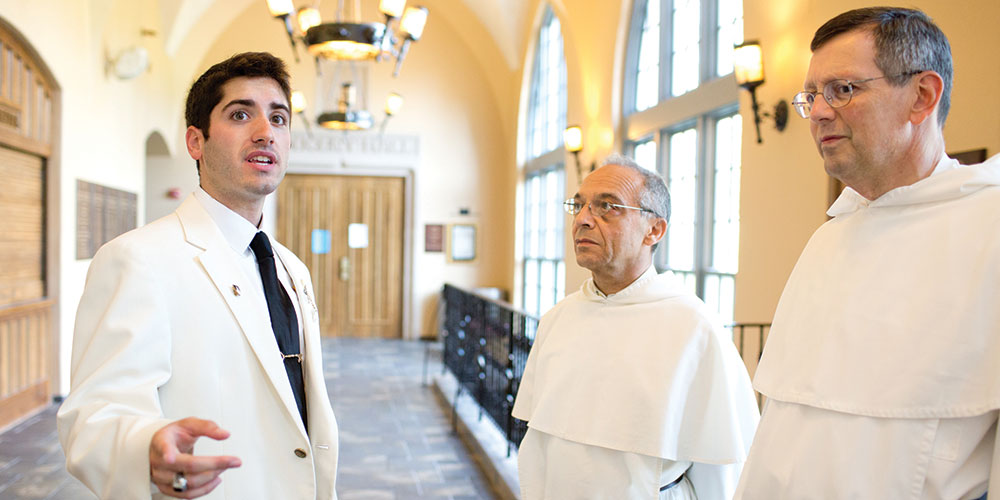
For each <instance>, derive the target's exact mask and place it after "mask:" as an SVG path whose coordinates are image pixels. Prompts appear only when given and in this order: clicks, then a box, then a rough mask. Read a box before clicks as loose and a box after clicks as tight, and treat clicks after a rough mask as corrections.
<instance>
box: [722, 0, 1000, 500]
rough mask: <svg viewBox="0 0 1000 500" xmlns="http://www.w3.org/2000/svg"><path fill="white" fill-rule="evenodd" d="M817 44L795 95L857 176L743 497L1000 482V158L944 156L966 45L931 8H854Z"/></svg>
mask: <svg viewBox="0 0 1000 500" xmlns="http://www.w3.org/2000/svg"><path fill="white" fill-rule="evenodd" d="M812 51H813V55H812V60H811V62H810V65H809V70H808V73H807V75H806V79H805V91H804V92H800V93H799V94H798V95H796V97H795V99H794V106H795V108H796V111H797V112H798V113H799V114H800V115H801V116H802V117H804V118H808V119H809V121H810V123H809V125H810V130H811V131H812V135H813V138H814V139H815V141H816V145H817V147H818V149H819V153H820V156H822V157H823V162H824V165H825V167H826V171H827V172H828V173H829V174H830V175H832V176H833V177H835V178H837V179H839V180H841V181H842V182H843V183H844V184H845V185H846V186H847V187H846V188H845V189H844V192H843V193H842V194H841V196H840V197H839V198H838V199H837V201H836V202H835V203H834V204H833V206H831V207H830V210H829V211H828V212H827V213H828V214H829V215H830V216H832V217H833V219H832V220H830V221H829V222H827V223H826V224H824V225H823V226H822V227H821V228H820V229H819V230H817V231H816V233H815V234H814V235H813V237H812V239H811V240H810V241H809V243H808V245H806V248H805V250H803V252H802V255H801V257H800V258H799V261H798V263H797V264H796V266H795V269H794V271H793V272H792V275H791V276H790V277H789V279H788V283H787V285H786V286H785V291H784V293H783V294H782V297H781V300H780V302H779V304H778V308H777V311H776V313H775V318H774V322H773V326H772V329H771V334H770V338H769V339H768V341H767V346H766V347H765V349H764V355H763V358H762V360H761V363H760V366H759V368H758V370H757V375H756V378H755V380H754V383H755V386H756V388H757V390H759V391H760V392H761V393H763V394H764V395H765V396H766V397H767V398H768V399H767V403H766V404H765V407H764V414H763V418H762V420H761V424H760V427H759V429H758V432H757V436H756V438H755V440H754V443H753V447H752V448H751V450H750V457H749V458H748V459H747V464H746V467H745V468H744V470H743V476H742V478H741V480H740V486H739V489H738V491H737V494H736V498H738V499H746V500H750V499H753V500H756V499H766V500H782V499H795V500H801V499H820V498H822V499H827V498H830V499H840V498H863V499H868V498H873V499H874V498H878V499H944V500H953V499H954V500H957V499H962V500H965V499H979V498H986V492H987V487H988V486H989V489H990V490H992V491H993V492H994V494H1000V456H998V451H997V450H998V449H1000V446H998V442H997V432H996V430H997V429H996V426H997V409H998V408H1000V291H998V289H1000V231H998V228H1000V157H994V158H992V159H990V160H988V161H987V162H986V163H983V164H981V165H976V166H969V167H962V166H960V165H959V164H958V162H956V161H954V160H951V159H949V158H948V157H947V156H945V144H944V138H943V135H942V127H943V125H944V122H945V118H946V116H947V114H948V107H949V97H950V93H951V82H952V62H951V50H950V47H949V44H948V40H947V38H946V37H945V35H944V34H943V33H942V32H941V30H940V29H939V28H938V27H937V26H936V25H935V24H934V23H933V22H932V21H931V20H930V18H928V17H927V16H926V15H925V14H924V13H922V12H920V11H916V10H910V9H899V8H866V9H858V10H853V11H850V12H846V13H844V14H841V15H839V16H837V17H835V18H833V19H831V20H830V21H828V22H827V23H826V24H824V25H823V26H822V27H820V28H819V30H818V31H817V32H816V35H815V37H814V38H813V41H812Z"/></svg>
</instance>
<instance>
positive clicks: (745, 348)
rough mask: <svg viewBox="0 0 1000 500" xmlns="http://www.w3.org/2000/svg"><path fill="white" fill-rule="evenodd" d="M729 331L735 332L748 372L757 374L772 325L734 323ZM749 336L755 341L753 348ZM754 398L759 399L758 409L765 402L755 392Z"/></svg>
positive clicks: (737, 346) (738, 349)
mask: <svg viewBox="0 0 1000 500" xmlns="http://www.w3.org/2000/svg"><path fill="white" fill-rule="evenodd" d="M729 329H730V330H732V332H733V342H735V343H736V350H737V351H739V353H740V357H741V358H743V364H745V365H746V366H747V370H750V373H755V372H756V371H757V364H758V363H759V362H760V356H761V354H763V352H764V342H766V341H767V334H768V333H771V324H770V323H734V324H732V325H729ZM747 335H749V336H750V337H749V338H750V339H751V340H753V341H755V342H754V343H753V344H752V346H751V345H750V343H748V342H747ZM754 396H756V397H757V407H758V408H760V407H761V405H762V403H763V401H762V398H761V395H760V393H759V392H757V391H754Z"/></svg>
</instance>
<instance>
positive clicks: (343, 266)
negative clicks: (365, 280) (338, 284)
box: [340, 255, 351, 281]
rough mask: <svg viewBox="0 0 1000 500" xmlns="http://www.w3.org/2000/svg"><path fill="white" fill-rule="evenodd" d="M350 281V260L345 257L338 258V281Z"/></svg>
mask: <svg viewBox="0 0 1000 500" xmlns="http://www.w3.org/2000/svg"><path fill="white" fill-rule="evenodd" d="M350 279H351V259H348V258H347V256H346V255H345V256H343V257H341V258H340V281H348V280H350Z"/></svg>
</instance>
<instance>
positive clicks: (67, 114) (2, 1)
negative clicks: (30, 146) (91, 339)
mask: <svg viewBox="0 0 1000 500" xmlns="http://www.w3.org/2000/svg"><path fill="white" fill-rule="evenodd" d="M151 5H153V3H152V2H151V1H150V0H137V1H119V2H113V1H111V0H106V1H99V0H93V1H88V2H81V1H58V0H38V1H32V2H23V1H17V0H0V16H3V17H4V19H5V20H6V21H8V22H9V23H10V24H12V25H13V26H14V27H15V28H16V29H17V30H19V31H20V32H21V34H22V35H24V37H25V38H26V39H27V41H28V43H30V44H31V45H32V47H33V48H34V49H35V50H36V51H37V52H38V54H39V56H40V57H41V58H42V59H43V60H44V62H45V64H46V65H48V67H49V69H50V70H51V71H52V73H53V75H54V77H55V79H56V82H57V83H58V85H59V87H60V89H61V92H62V116H61V122H60V125H61V131H60V136H61V143H60V144H59V145H58V148H59V151H60V156H61V178H60V179H59V180H58V182H59V184H60V191H61V193H62V196H61V198H62V204H61V210H60V214H59V217H60V219H61V221H62V237H61V238H60V240H59V241H58V242H57V245H58V251H59V254H60V259H59V261H60V268H61V281H60V287H59V290H60V294H59V297H58V299H59V301H60V318H59V322H60V327H61V332H60V338H61V341H60V344H59V349H60V352H59V358H60V363H59V377H58V378H57V379H56V380H55V381H54V384H53V386H54V390H55V391H56V392H65V391H66V390H67V389H68V387H69V353H70V348H71V341H70V338H71V335H70V334H71V332H72V328H73V321H74V317H75V314H76V304H77V302H78V301H79V298H80V294H81V292H82V290H83V282H84V277H85V274H86V269H87V266H88V265H89V261H88V260H82V261H77V260H76V248H75V234H76V233H75V231H76V227H75V221H76V207H75V202H76V195H75V193H76V180H77V179H83V180H87V181H90V182H96V183H99V184H104V185H107V186H112V187H115V188H118V189H123V190H126V191H130V192H133V193H137V194H138V195H139V200H138V206H139V211H140V214H139V219H140V220H142V213H141V212H142V211H143V207H144V195H143V191H144V190H143V183H144V168H143V167H144V164H145V140H146V136H147V135H148V134H149V133H150V132H151V131H152V130H155V129H160V130H165V129H167V128H168V127H165V123H164V122H165V120H164V116H165V113H164V109H165V107H166V104H167V103H166V101H165V100H163V99H162V98H159V97H156V96H157V94H158V93H160V92H162V89H161V88H160V82H159V80H158V78H162V76H163V75H164V74H165V73H166V71H168V64H166V62H165V61H166V60H165V57H164V55H163V51H162V50H158V49H157V47H156V44H155V43H149V44H148V45H147V46H148V47H149V48H150V58H151V61H152V65H151V70H150V71H149V72H148V73H146V74H144V75H141V76H139V77H138V78H136V79H134V80H130V81H127V82H123V81H119V80H116V79H114V77H112V76H107V75H105V72H104V66H105V57H106V56H105V54H108V53H110V54H116V53H117V52H118V51H120V50H122V49H124V48H126V47H128V46H129V45H134V44H139V43H143V40H141V37H140V36H139V28H138V27H139V26H140V25H141V26H146V27H149V28H152V29H159V26H158V24H157V23H158V20H157V19H156V18H155V16H154V17H150V16H149V15H148V12H149V10H147V9H149V7H150V6H151ZM153 10H155V9H153ZM124 26H127V27H128V29H124V28H120V27H124Z"/></svg>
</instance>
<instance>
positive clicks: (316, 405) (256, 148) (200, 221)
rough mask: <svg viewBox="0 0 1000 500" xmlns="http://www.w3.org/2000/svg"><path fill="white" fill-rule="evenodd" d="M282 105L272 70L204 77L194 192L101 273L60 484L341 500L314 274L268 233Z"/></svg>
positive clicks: (193, 122) (285, 92)
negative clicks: (64, 480)
mask: <svg viewBox="0 0 1000 500" xmlns="http://www.w3.org/2000/svg"><path fill="white" fill-rule="evenodd" d="M289 94H290V87H289V83H288V72H287V70H286V68H285V64H284V63H283V62H282V61H281V60H280V59H278V58H277V57H274V56H273V55H271V54H267V53H263V52H247V53H243V54H237V55H234V56H232V57H230V58H229V59H226V60H225V61H222V62H220V63H218V64H215V65H213V66H212V67H211V68H209V69H208V70H207V71H206V72H205V73H204V74H202V75H201V76H200V77H199V78H198V79H197V80H196V81H195V83H194V84H193V85H192V86H191V90H190V91H189V92H188V98H187V105H186V112H185V119H186V121H187V125H188V128H187V132H186V135H185V139H186V141H185V144H186V145H187V149H188V153H189V154H190V156H191V158H193V159H194V160H195V161H196V162H197V165H198V172H199V188H198V189H197V190H196V191H195V192H194V193H193V194H192V195H191V196H189V197H188V198H187V199H186V200H185V201H184V202H183V203H182V204H181V205H180V207H178V208H177V211H176V212H174V213H173V214H170V215H168V216H166V217H163V218H162V219H159V220H156V221H154V222H151V223H149V224H147V225H146V226H143V227H141V228H139V229H136V230H134V231H130V232H128V233H126V234H124V235H122V236H120V237H118V238H116V239H114V240H112V241H111V242H109V243H108V244H107V245H105V246H103V247H102V248H101V249H100V250H99V251H98V252H97V255H96V256H95V257H94V261H93V262H92V263H91V266H90V271H89V273H88V274H87V284H86V287H85V289H84V292H83V297H82V299H81V300H80V307H79V309H78V311H77V317H76V329H75V331H74V338H73V364H72V388H71V389H70V393H69V396H68V397H67V398H66V401H65V402H64V403H63V405H62V407H61V408H60V409H59V416H58V426H59V439H60V441H61V442H62V445H63V449H64V450H65V452H66V467H67V469H68V470H69V472H70V473H71V474H73V475H74V476H76V477H77V478H78V479H79V480H80V481H82V482H83V483H84V484H85V485H87V487H88V488H90V489H91V490H92V491H93V492H94V493H95V494H97V495H98V496H99V497H100V498H102V499H115V500H117V499H129V500H133V499H141V498H150V497H151V496H152V497H153V498H156V499H161V498H164V497H168V496H169V497H177V498H197V497H202V498H205V499H211V500H223V499H225V500H248V499H250V500H252V499H260V500H275V499H281V500H314V499H322V500H334V499H336V496H337V495H336V492H335V484H334V483H335V477H336V472H337V422H336V420H335V419H334V416H333V409H332V408H331V407H330V400H329V396H328V395H327V390H326V383H325V380H324V377H323V361H322V359H321V357H322V349H321V345H320V334H319V319H318V314H317V311H316V306H315V301H314V299H313V297H312V286H311V284H310V279H309V271H308V270H307V269H306V266H305V265H304V264H303V263H302V262H301V261H300V260H299V259H297V258H296V257H295V255H293V254H292V252H290V251H289V250H288V249H286V248H285V247H283V246H281V245H280V244H278V243H277V242H274V241H272V240H271V239H270V237H269V236H267V234H265V233H264V232H262V231H260V230H259V228H260V226H261V223H262V221H263V205H264V198H265V197H266V196H267V195H268V194H270V193H272V192H274V190H275V189H276V188H277V187H278V184H279V183H280V182H281V180H282V178H283V177H284V175H285V169H286V167H287V162H288V151H289V147H290V144H291V135H290V131H289V125H290V120H291V117H292V114H291V109H290V107H289Z"/></svg>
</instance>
